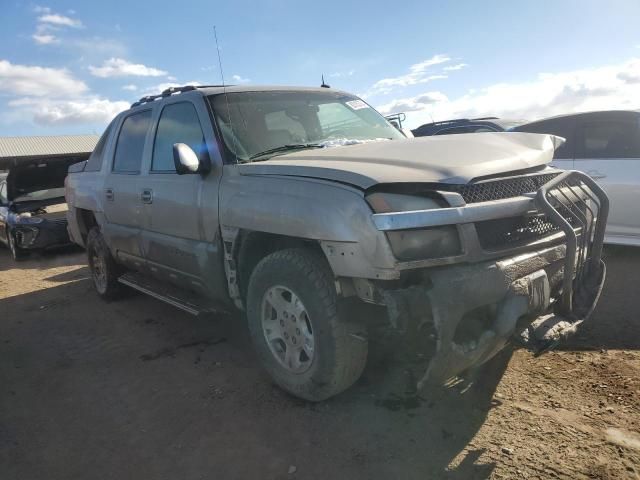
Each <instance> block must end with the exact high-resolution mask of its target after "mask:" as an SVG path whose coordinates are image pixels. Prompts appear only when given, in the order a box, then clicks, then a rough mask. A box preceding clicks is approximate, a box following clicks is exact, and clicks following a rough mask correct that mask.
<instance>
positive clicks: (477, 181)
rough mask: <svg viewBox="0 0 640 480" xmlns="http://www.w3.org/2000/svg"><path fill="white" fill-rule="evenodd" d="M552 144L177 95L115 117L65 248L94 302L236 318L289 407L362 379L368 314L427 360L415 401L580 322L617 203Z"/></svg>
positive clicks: (72, 199) (87, 166) (360, 104)
mask: <svg viewBox="0 0 640 480" xmlns="http://www.w3.org/2000/svg"><path fill="white" fill-rule="evenodd" d="M561 142H562V139H561V138H559V137H553V136H549V135H536V134H525V133H481V134H467V135H448V136H442V137H430V138H423V139H407V138H405V137H404V136H403V134H402V133H401V132H399V131H398V130H397V129H396V128H394V127H393V126H392V125H390V124H389V123H388V122H387V121H386V120H385V119H384V118H383V117H382V116H381V115H380V114H379V113H378V112H376V111H375V110H374V109H373V108H371V107H370V106H369V105H368V104H367V103H365V102H364V101H363V100H361V99H359V98H357V97H355V96H353V95H350V94H348V93H345V92H341V91H337V90H334V89H329V88H289V87H246V86H244V87H226V88H224V87H220V86H209V87H192V86H188V87H182V88H172V89H169V90H166V91H165V92H163V93H162V94H161V95H156V96H150V97H145V98H142V99H141V100H140V101H138V102H136V103H135V104H133V105H132V106H131V108H130V109H129V110H127V111H126V112H123V113H121V114H120V115H118V116H117V117H116V118H115V119H114V120H113V121H112V122H111V124H110V125H109V127H108V128H107V130H106V131H105V133H104V135H103V136H102V138H101V139H100V141H99V143H98V145H97V147H96V149H95V151H94V152H93V154H92V155H91V157H90V158H89V159H88V160H87V161H86V162H83V163H79V164H76V165H73V166H72V167H71V168H70V170H69V175H68V177H67V180H66V199H67V202H68V204H69V211H68V223H69V233H70V236H71V238H72V239H73V240H74V241H75V242H76V243H78V244H79V245H82V246H84V247H85V248H86V250H87V253H88V263H89V267H90V269H91V272H92V276H93V281H94V283H95V288H96V290H97V292H98V294H99V295H101V296H102V297H104V298H105V299H114V298H116V297H117V296H118V294H119V293H121V289H122V286H123V285H127V286H129V287H133V288H135V289H138V290H140V291H143V292H145V293H148V294H150V295H153V296H155V297H156V298H158V299H160V300H163V301H165V302H168V303H170V304H172V305H174V306H176V307H179V308H182V309H183V310H186V311H188V312H190V313H194V314H198V313H200V312H204V311H210V310H220V309H232V308H238V309H240V310H242V311H244V312H246V318H247V321H248V325H249V330H250V332H251V336H252V340H253V342H254V345H255V348H256V350H257V353H258V356H259V358H260V360H261V361H262V363H263V364H264V367H265V368H266V370H267V371H268V372H269V374H270V375H271V376H272V377H273V379H274V380H275V382H276V383H277V384H278V385H280V386H281V387H282V388H284V389H285V390H287V391H289V392H291V393H292V394H294V395H297V396H299V397H302V398H305V399H309V400H314V401H318V400H322V399H325V398H328V397H330V396H332V395H335V394H337V393H339V392H341V391H342V390H344V389H346V388H348V387H349V386H350V385H351V384H353V383H354V382H355V381H356V380H357V379H358V377H359V376H360V374H361V373H362V370H363V368H364V366H365V363H366V358H367V342H368V332H369V328H368V327H369V326H370V325H368V324H367V320H366V319H365V318H363V317H366V315H359V314H358V312H359V311H358V309H357V308H356V309H354V308H352V307H353V306H354V305H356V306H360V305H362V303H363V302H366V303H372V304H377V305H380V306H382V307H383V308H386V315H387V317H388V326H389V328H390V329H393V330H394V331H396V332H397V335H398V336H399V337H400V338H405V339H406V340H407V345H411V346H412V347H411V348H414V349H415V350H416V351H417V352H419V355H418V357H419V358H421V359H424V370H423V373H424V375H423V376H420V377H418V378H419V380H418V379H416V383H417V384H418V386H419V387H422V386H424V385H425V384H427V383H442V382H445V381H447V380H449V379H451V378H453V377H455V376H460V375H463V374H464V373H465V372H467V371H470V370H472V369H474V368H475V367H477V366H478V365H481V364H482V363H484V362H485V361H486V360H488V359H490V358H491V357H492V356H493V355H495V354H496V353H497V352H498V351H500V350H501V349H502V348H503V347H504V346H505V345H506V344H507V343H508V342H510V341H518V342H520V343H522V344H524V345H526V346H528V347H530V348H532V349H534V350H537V351H540V350H544V349H547V348H551V347H553V346H554V345H555V344H557V343H558V342H559V341H560V340H561V339H562V338H564V337H566V336H567V335H568V334H570V333H572V332H573V331H575V330H576V328H577V327H578V325H579V324H580V323H581V322H583V321H584V320H585V319H586V318H588V317H589V315H590V314H591V311H592V310H593V308H594V306H595V303H596V302H597V299H598V296H599V294H600V291H601V289H602V284H603V282H604V277H605V268H604V264H603V262H602V260H601V251H602V239H603V234H604V227H605V224H606V217H607V212H608V201H607V198H606V196H605V195H604V194H603V192H602V191H601V190H600V188H598V186H597V185H595V184H594V182H593V181H592V180H591V179H590V178H589V177H587V176H586V175H583V174H581V173H578V172H569V171H560V170H557V169H554V168H551V167H550V166H549V165H548V163H549V162H550V161H551V159H552V157H553V152H554V148H555V147H557V146H558V145H560V144H561ZM347 306H348V307H349V308H347ZM407 348H409V347H407Z"/></svg>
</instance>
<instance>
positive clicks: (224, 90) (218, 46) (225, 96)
mask: <svg viewBox="0 0 640 480" xmlns="http://www.w3.org/2000/svg"><path fill="white" fill-rule="evenodd" d="M213 36H214V38H215V39H216V50H217V52H218V66H219V67H220V77H222V94H223V95H224V99H225V102H226V104H227V115H228V116H229V128H230V129H231V137H232V138H233V155H234V156H235V157H236V163H238V154H237V153H236V134H235V133H234V131H233V122H232V121H231V107H230V106H229V96H228V95H227V84H226V83H225V81H224V70H223V69H222V58H221V57H220V45H219V44H218V31H217V30H216V26H215V25H214V26H213Z"/></svg>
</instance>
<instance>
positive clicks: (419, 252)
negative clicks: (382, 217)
mask: <svg viewBox="0 0 640 480" xmlns="http://www.w3.org/2000/svg"><path fill="white" fill-rule="evenodd" d="M367 201H368V202H369V205H371V208H373V210H374V211H375V212H376V213H393V212H408V211H412V210H431V209H437V208H441V207H442V205H441V204H440V203H438V201H437V200H435V199H433V198H428V197H418V196H414V195H403V194H398V193H373V194H371V195H369V196H367ZM386 235H387V239H388V240H389V244H390V245H391V250H392V251H393V254H394V256H395V257H396V258H397V259H398V260H402V261H411V260H423V259H429V258H441V257H451V256H455V255H460V254H461V253H462V247H461V245H460V237H459V235H458V229H457V227H455V226H454V225H447V226H443V227H430V228H422V229H415V230H396V231H389V232H386Z"/></svg>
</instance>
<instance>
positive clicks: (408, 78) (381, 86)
mask: <svg viewBox="0 0 640 480" xmlns="http://www.w3.org/2000/svg"><path fill="white" fill-rule="evenodd" d="M450 61H451V58H450V57H449V56H448V55H443V54H438V55H434V56H433V57H431V58H429V59H427V60H423V61H422V62H418V63H414V64H413V65H411V66H410V67H409V73H406V74H404V75H400V76H397V77H389V78H383V79H382V80H378V81H377V82H376V83H374V84H373V86H372V87H371V89H370V90H369V91H368V92H367V96H370V95H377V94H378V95H379V94H382V95H384V94H388V93H391V92H392V91H393V90H395V89H397V88H401V87H408V86H410V85H419V84H422V83H427V82H431V81H433V80H439V79H444V78H447V76H446V75H442V74H437V75H431V74H428V72H429V70H430V68H431V67H433V66H435V65H440V64H442V63H447V62H450Z"/></svg>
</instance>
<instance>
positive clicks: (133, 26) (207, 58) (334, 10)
mask: <svg viewBox="0 0 640 480" xmlns="http://www.w3.org/2000/svg"><path fill="white" fill-rule="evenodd" d="M0 12H1V13H0V136H17V135H59V134H78V133H101V132H102V131H103V130H104V128H105V126H106V125H107V123H108V122H109V120H110V119H111V118H113V116H115V115H116V114H117V113H118V112H120V111H122V110H124V109H126V108H128V106H129V105H130V104H131V103H132V102H133V101H135V100H137V99H139V98H140V97H141V96H144V95H146V94H152V93H159V92H160V91H161V90H163V89H164V88H166V87H168V86H172V85H186V84H218V83H221V81H222V77H221V71H220V69H219V68H218V59H217V54H216V45H215V39H214V30H213V27H214V25H215V26H216V29H217V34H218V39H219V44H220V53H221V56H222V64H223V70H224V75H225V81H226V82H227V83H228V84H269V85H272V84H276V85H305V86H318V85H320V83H321V76H322V75H324V78H325V81H326V82H327V83H329V84H330V85H331V86H332V87H334V88H339V89H341V90H346V91H348V92H351V93H354V94H357V95H359V96H361V97H362V98H364V99H365V100H366V101H367V102H368V103H370V104H371V105H373V106H374V107H376V108H377V109H378V110H379V111H380V112H382V113H384V114H389V113H396V112H406V113H407V123H406V125H407V126H409V127H416V126H418V125H420V124H422V123H426V122H430V121H432V120H435V121H439V120H446V119H450V118H470V117H478V116H499V117H503V118H509V119H528V120H534V119H537V118H542V117H545V116H550V115H556V114H561V113H569V112H577V111H588V110H601V109H613V108H633V109H638V108H640V29H639V28H638V24H639V23H640V1H638V0H607V1H596V0H581V1H577V0H555V1H551V0H537V1H522V0H509V1H506V0H505V1H502V0H486V1H485V2H477V1H464V0H459V1H455V2H446V1H445V2H443V1H427V0H419V1H409V0H405V1H403V2H391V1H389V0H386V1H377V0H368V1H361V2H356V1H351V2H349V1H344V0H343V1H336V0H322V1H314V2H307V1H302V0H299V1H293V0H265V1H246V0H231V1H229V0H227V1H224V2H221V1H217V0H215V1H214V0H189V1H186V2H175V1H171V2H169V1H165V0H154V1H150V0H133V1H132V0H110V1H106V2H92V1H79V0H68V1H67V0H59V1H58V0H55V1H54V0H52V1H49V2H42V3H37V2H31V1H22V0H0Z"/></svg>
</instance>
